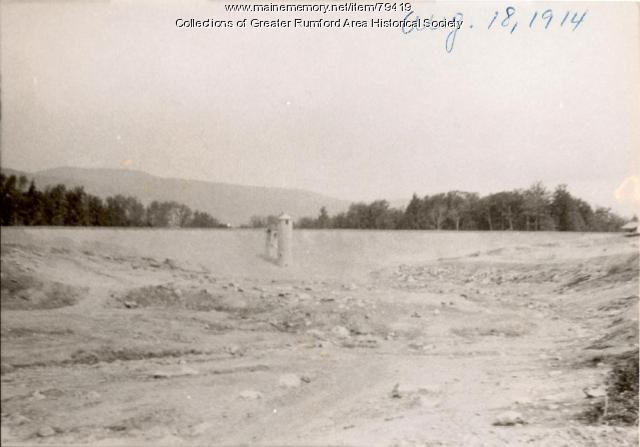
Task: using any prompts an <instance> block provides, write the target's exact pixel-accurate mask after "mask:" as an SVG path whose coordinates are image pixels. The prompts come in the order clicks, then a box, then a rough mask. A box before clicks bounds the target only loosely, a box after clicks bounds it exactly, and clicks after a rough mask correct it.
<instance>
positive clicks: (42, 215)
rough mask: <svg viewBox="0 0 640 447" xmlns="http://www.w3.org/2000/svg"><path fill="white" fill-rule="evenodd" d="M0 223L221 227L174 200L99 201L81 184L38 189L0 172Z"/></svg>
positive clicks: (214, 220) (213, 220) (198, 212)
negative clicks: (80, 185)
mask: <svg viewBox="0 0 640 447" xmlns="http://www.w3.org/2000/svg"><path fill="white" fill-rule="evenodd" d="M0 224H2V225H66V226H109V227H146V226H151V227H191V228H222V227H226V225H223V224H221V223H220V222H219V221H218V220H217V219H215V218H214V217H212V216H210V215H209V214H207V213H205V212H202V211H195V212H193V211H192V210H191V209H190V208H189V207H188V206H186V205H183V204H181V203H177V202H152V203H151V204H150V205H149V206H148V207H145V206H144V205H143V204H142V203H140V201H138V199H136V198H135V197H125V196H122V195H116V196H113V197H107V198H106V200H104V201H103V200H102V199H101V198H99V197H96V196H93V195H91V194H87V193H86V192H85V191H84V189H83V188H82V187H76V188H72V189H67V188H66V187H65V186H64V185H56V186H53V187H50V188H46V189H45V190H44V191H39V190H38V189H37V188H36V186H35V184H34V183H33V181H32V182H29V181H28V179H27V178H26V177H24V176H20V177H16V176H14V175H11V176H5V175H4V174H0Z"/></svg>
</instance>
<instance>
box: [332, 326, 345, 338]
mask: <svg viewBox="0 0 640 447" xmlns="http://www.w3.org/2000/svg"><path fill="white" fill-rule="evenodd" d="M331 333H332V334H333V335H335V336H336V337H338V338H347V337H348V336H349V330H348V329H347V328H346V327H344V326H334V327H333V329H331Z"/></svg>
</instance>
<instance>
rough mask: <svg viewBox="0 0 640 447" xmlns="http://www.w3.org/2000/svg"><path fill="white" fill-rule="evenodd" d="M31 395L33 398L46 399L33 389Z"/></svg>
mask: <svg viewBox="0 0 640 447" xmlns="http://www.w3.org/2000/svg"><path fill="white" fill-rule="evenodd" d="M31 397H32V398H33V400H42V399H46V398H47V397H46V396H45V395H44V394H42V393H41V392H40V391H34V392H33V394H32V395H31Z"/></svg>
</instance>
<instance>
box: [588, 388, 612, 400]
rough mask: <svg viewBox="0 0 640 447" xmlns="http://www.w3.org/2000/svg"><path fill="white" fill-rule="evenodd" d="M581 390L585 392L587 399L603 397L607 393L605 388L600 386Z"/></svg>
mask: <svg viewBox="0 0 640 447" xmlns="http://www.w3.org/2000/svg"><path fill="white" fill-rule="evenodd" d="M582 392H583V393H584V394H585V396H587V399H593V398H594V397H604V396H606V395H607V390H606V389H605V388H604V387H602V386H598V387H592V388H585V389H583V390H582Z"/></svg>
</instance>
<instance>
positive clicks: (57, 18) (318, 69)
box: [0, 1, 640, 213]
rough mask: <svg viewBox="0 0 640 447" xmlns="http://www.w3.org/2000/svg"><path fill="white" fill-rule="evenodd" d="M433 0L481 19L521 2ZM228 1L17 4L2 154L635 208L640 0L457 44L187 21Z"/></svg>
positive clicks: (27, 162) (288, 183)
mask: <svg viewBox="0 0 640 447" xmlns="http://www.w3.org/2000/svg"><path fill="white" fill-rule="evenodd" d="M414 4H415V9H416V10H417V11H419V12H420V13H422V14H424V15H428V14H429V13H431V12H434V13H435V14H436V15H442V14H447V15H452V14H453V13H455V12H457V11H462V12H464V16H465V20H467V21H468V23H469V22H470V21H475V24H476V26H477V27H480V26H483V27H484V26H486V23H487V21H488V19H489V18H490V17H491V15H492V13H493V11H494V10H496V9H502V8H504V4H495V3H473V4H471V3H447V4H433V3H414ZM222 5H223V4H222V3H220V2H202V1H201V2H180V3H178V2H163V3H158V2H153V3H151V2H135V3H134V2H53V3H44V2H26V3H7V2H3V3H2V6H1V8H2V10H1V13H2V14H1V16H2V18H1V23H0V24H1V26H0V29H1V45H2V49H1V56H2V65H1V70H2V106H3V107H2V165H3V166H5V167H10V168H15V169H21V170H27V171H36V170H42V169H47V168H53V167H58V166H81V167H111V168H113V167H116V168H128V169H139V170H142V171H146V172H148V173H151V174H155V175H160V176H165V177H181V178H190V179H198V180H207V181H215V182H227V183H237V184H249V185H263V186H280V187H288V188H302V189H309V190H313V191H317V192H321V193H324V194H328V195H332V196H335V197H338V198H343V199H347V200H373V199H376V198H387V199H399V198H408V197H409V196H410V195H411V194H412V193H413V192H417V193H419V194H420V195H424V194H432V193H436V192H440V191H446V190H452V189H457V190H470V191H478V192H480V193H488V192H494V191H499V190H505V189H513V188H524V187H527V186H529V185H530V184H532V183H533V182H535V181H538V180H540V181H543V182H544V183H545V184H546V185H547V186H549V187H554V186H555V185H557V184H560V183H564V184H567V185H569V189H570V191H572V192H573V193H575V194H576V195H578V196H580V197H582V198H585V199H586V200H588V201H589V202H591V203H592V204H598V205H604V206H610V207H613V208H614V209H615V210H617V211H620V212H626V213H629V212H631V210H632V209H633V206H634V205H633V204H634V203H635V206H637V204H638V198H637V197H635V198H634V196H633V194H634V191H635V194H637V188H636V189H633V188H629V187H628V186H625V187H623V186H621V185H623V184H624V182H625V181H626V182H629V181H630V180H628V179H629V178H632V176H634V175H635V176H637V175H639V174H640V172H639V171H640V169H639V165H640V159H639V154H640V150H639V148H640V134H639V132H640V131H639V129H640V126H638V122H640V85H639V82H638V80H639V79H640V55H639V54H640V51H639V42H640V35H639V29H640V27H639V26H638V25H639V19H638V6H637V5H634V4H631V3H624V4H622V3H620V4H618V3H607V4H602V3H600V4H597V3H574V2H572V3H568V4H564V5H570V8H571V9H574V10H576V9H588V10H589V15H588V17H587V21H585V23H584V24H583V25H582V28H580V29H579V30H578V31H576V32H574V33H562V32H560V30H550V31H549V32H547V33H537V34H535V33H529V34H527V33H525V32H521V33H514V34H513V35H508V33H505V32H503V33H498V32H495V33H490V32H482V33H481V32H479V31H478V32H473V33H472V32H471V30H468V29H463V30H462V31H461V32H460V34H459V35H458V36H457V38H456V46H455V50H454V51H453V52H452V53H450V54H448V53H446V51H444V45H443V43H444V38H443V36H442V35H441V34H438V33H431V32H426V33H422V34H415V35H409V36H405V35H403V34H402V33H400V32H399V31H398V30H358V31H350V30H345V29H342V30H333V31H318V30H313V29H310V30H291V29H289V30H287V29H278V30H258V29H246V30H243V31H240V30H238V29H234V30H226V31H225V30H217V31H212V30H185V29H179V28H176V26H175V20H176V19H177V18H191V17H194V18H207V17H216V18H221V19H229V18H234V16H231V15H229V14H226V13H225V12H224V9H223V6H222ZM531 5H536V6H535V7H536V8H537V9H540V10H542V9H544V8H546V7H547V6H543V5H542V4H533V3H532V4H529V7H531V8H533V6H531ZM555 5H559V4H558V3H555V4H550V5H549V6H551V7H553V8H558V7H559V6H555ZM523 7H524V6H523ZM563 7H566V6H563ZM266 17H267V16H265V18H266ZM275 17H276V16H274V18H275ZM398 18H401V15H399V17H398ZM429 33H431V34H429ZM635 181H636V182H637V181H638V179H637V178H636V180H635ZM621 191H622V192H621ZM629 191H631V192H629ZM634 201H635V202H634Z"/></svg>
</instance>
